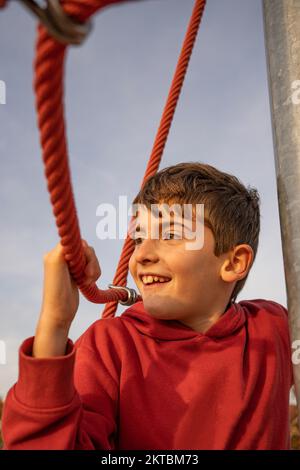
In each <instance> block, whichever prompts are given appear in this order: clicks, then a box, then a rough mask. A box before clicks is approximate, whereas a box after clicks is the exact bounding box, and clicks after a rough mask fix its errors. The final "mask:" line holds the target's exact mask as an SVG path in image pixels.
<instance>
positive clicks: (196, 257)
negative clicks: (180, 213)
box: [129, 209, 234, 331]
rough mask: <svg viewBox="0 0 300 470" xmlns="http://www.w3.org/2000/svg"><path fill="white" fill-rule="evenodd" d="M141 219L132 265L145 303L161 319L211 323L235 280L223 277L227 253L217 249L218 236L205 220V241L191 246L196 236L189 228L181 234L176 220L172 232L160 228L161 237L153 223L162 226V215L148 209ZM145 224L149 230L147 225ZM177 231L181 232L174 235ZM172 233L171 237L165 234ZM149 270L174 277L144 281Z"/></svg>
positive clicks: (196, 326) (198, 324)
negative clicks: (217, 253)
mask: <svg viewBox="0 0 300 470" xmlns="http://www.w3.org/2000/svg"><path fill="white" fill-rule="evenodd" d="M171 220H172V219H171ZM138 222H139V227H140V228H141V232H138V231H137V232H135V238H136V240H135V250H134V252H133V254H132V256H131V258H130V261H129V270H130V273H131V275H132V277H133V279H134V281H135V283H136V285H137V287H138V289H139V291H140V294H141V296H142V298H143V303H144V307H145V309H146V310H147V312H148V313H149V314H150V315H152V316H153V317H155V318H157V319H161V320H178V321H181V322H182V323H183V324H185V325H187V326H190V327H191V328H193V329H196V330H199V331H201V330H203V329H205V328H206V329H207V328H208V327H209V326H210V324H212V323H213V322H214V321H216V319H217V318H218V317H219V316H220V315H221V314H222V313H223V312H224V310H225V308H226V306H227V303H228V300H229V297H230V294H231V292H232V289H233V287H234V283H228V282H224V280H223V279H222V276H221V273H220V272H221V267H222V266H223V264H224V261H225V260H226V259H227V258H228V256H227V254H224V255H221V256H219V257H216V256H215V255H214V247H215V240H214V236H213V233H212V231H211V230H210V229H209V228H208V227H207V226H206V225H204V226H203V224H202V232H203V234H204V244H203V247H202V248H201V249H187V246H188V245H187V241H191V238H189V239H187V238H186V237H185V234H184V232H183V234H181V233H180V230H179V229H178V227H176V225H174V226H173V227H172V226H171V227H170V228H169V229H168V230H167V232H161V230H159V232H158V233H159V237H158V238H156V239H155V238H153V237H151V226H152V224H154V225H155V224H156V229H157V228H158V227H161V222H162V220H159V219H158V218H156V219H155V218H153V216H152V217H151V212H150V210H149V209H148V210H147V211H145V212H144V214H142V215H140V214H139V219H138ZM195 223H196V222H195V221H193V229H195ZM147 224H148V226H147ZM143 227H146V228H147V230H144V231H143ZM156 233H157V232H156ZM176 235H177V237H178V238H177V239H176V238H175V239H174V237H176ZM179 235H180V236H179ZM167 236H169V237H171V239H166V238H167ZM137 237H140V238H137ZM146 273H151V274H153V275H157V276H163V277H164V278H168V279H170V280H169V281H168V282H162V283H160V282H156V283H155V284H149V285H145V283H144V282H143V279H142V275H143V274H146ZM144 281H146V282H147V281H151V279H149V278H148V279H146V280H145V279H144ZM205 325H206V326H205Z"/></svg>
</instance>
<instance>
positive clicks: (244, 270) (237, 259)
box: [220, 244, 254, 282]
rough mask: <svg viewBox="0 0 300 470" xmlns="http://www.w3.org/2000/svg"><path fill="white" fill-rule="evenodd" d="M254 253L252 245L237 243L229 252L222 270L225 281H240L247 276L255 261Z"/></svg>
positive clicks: (221, 273)
mask: <svg viewBox="0 0 300 470" xmlns="http://www.w3.org/2000/svg"><path fill="white" fill-rule="evenodd" d="M253 258H254V253H253V249H252V248H251V246H250V245H246V244H244V245H237V246H236V247H234V248H233V250H231V251H229V252H228V253H227V256H226V258H225V261H224V262H223V264H222V266H221V270H220V276H221V278H222V279H223V281H225V282H236V281H240V280H241V279H243V278H244V277H246V276H247V274H248V272H249V270H250V268H251V265H252V263H253Z"/></svg>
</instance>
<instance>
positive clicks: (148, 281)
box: [139, 274, 171, 288]
mask: <svg viewBox="0 0 300 470" xmlns="http://www.w3.org/2000/svg"><path fill="white" fill-rule="evenodd" d="M139 278H140V280H141V281H142V284H143V287H145V288H149V287H153V286H161V285H163V284H167V283H168V282H170V281H171V278H170V277H166V276H160V275H155V274H140V276H139Z"/></svg>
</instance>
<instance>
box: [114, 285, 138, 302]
mask: <svg viewBox="0 0 300 470" xmlns="http://www.w3.org/2000/svg"><path fill="white" fill-rule="evenodd" d="M108 287H109V289H123V290H126V292H127V294H128V299H127V300H125V301H123V300H119V301H118V302H119V303H120V304H122V305H133V304H135V302H136V300H137V297H138V294H137V292H136V291H135V290H134V289H131V288H130V287H123V286H114V285H113V284H108Z"/></svg>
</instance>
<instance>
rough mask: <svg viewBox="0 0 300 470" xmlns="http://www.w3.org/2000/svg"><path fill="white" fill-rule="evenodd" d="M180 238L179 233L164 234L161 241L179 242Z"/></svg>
mask: <svg viewBox="0 0 300 470" xmlns="http://www.w3.org/2000/svg"><path fill="white" fill-rule="evenodd" d="M180 238H182V234H181V233H176V232H165V233H164V234H163V240H179V239H180Z"/></svg>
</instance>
